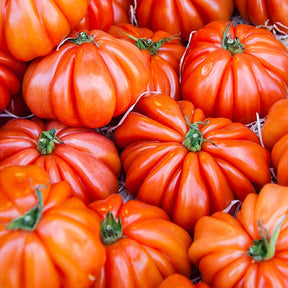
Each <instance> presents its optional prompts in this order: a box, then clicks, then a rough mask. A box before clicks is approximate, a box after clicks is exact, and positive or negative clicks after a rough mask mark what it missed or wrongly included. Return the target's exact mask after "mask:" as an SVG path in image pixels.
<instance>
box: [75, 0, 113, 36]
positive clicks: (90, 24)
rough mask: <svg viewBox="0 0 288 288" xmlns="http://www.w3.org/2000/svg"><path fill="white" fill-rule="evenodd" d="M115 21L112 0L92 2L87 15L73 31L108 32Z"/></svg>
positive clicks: (92, 0) (94, 0)
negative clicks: (98, 30) (94, 30)
mask: <svg viewBox="0 0 288 288" xmlns="http://www.w3.org/2000/svg"><path fill="white" fill-rule="evenodd" d="M113 21H114V13H113V6H112V1H111V0H90V3H89V6H88V9H87V13H86V15H85V16H84V17H83V18H82V20H81V21H80V23H78V24H77V25H76V26H75V27H74V28H73V31H82V30H93V29H100V30H103V31H108V29H109V28H110V26H111V25H112V24H113Z"/></svg>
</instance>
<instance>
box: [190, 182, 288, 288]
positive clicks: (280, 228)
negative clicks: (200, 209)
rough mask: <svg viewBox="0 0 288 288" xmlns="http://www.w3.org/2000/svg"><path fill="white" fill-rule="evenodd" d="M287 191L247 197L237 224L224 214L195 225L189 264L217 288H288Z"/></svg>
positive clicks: (268, 188) (271, 189)
mask: <svg viewBox="0 0 288 288" xmlns="http://www.w3.org/2000/svg"><path fill="white" fill-rule="evenodd" d="M287 211H288V188H287V187H284V186H280V185H278V184H274V183H269V184H267V185H265V186H264V187H263V188H262V190H261V191H260V193H259V195H257V194H253V193H251V194H249V195H247V197H246V198H245V200H244V201H243V203H242V207H241V210H240V211H239V212H238V213H237V215H236V217H237V218H236V219H235V218H234V217H232V216H231V215H229V214H227V213H224V212H222V211H220V212H216V213H215V214H213V215H212V216H205V217H203V218H201V219H199V221H198V222H197V223H196V226H195V233H194V240H193V243H192V245H191V246H190V248H189V252H188V255H189V259H190V260H191V262H192V264H194V265H196V266H198V267H199V270H200V272H201V274H202V279H203V281H205V282H206V283H208V284H210V285H211V287H215V288H218V287H219V288H232V287H233V288H234V287H235V288H236V287H239V288H240V287H241V288H248V287H253V288H263V287H265V288H274V287H277V288H278V287H279V288H286V287H288V278H287V269H288V268H287V267H288V259H287V255H288V237H287V235H288V218H287V215H288V214H287Z"/></svg>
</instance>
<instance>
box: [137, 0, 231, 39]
mask: <svg viewBox="0 0 288 288" xmlns="http://www.w3.org/2000/svg"><path fill="white" fill-rule="evenodd" d="M233 12H234V1H233V0H225V1H223V0H210V1H203V0H139V1H137V9H136V16H137V21H138V24H139V26H140V27H147V28H150V29H152V30H153V31H157V30H164V31H167V32H169V33H171V34H178V33H181V38H182V39H183V40H184V41H187V40H188V39H189V35H190V33H191V32H192V31H195V30H198V29H200V28H202V27H203V26H204V25H205V24H207V23H209V22H211V21H215V20H225V21H228V20H229V19H230V17H231V16H232V14H233Z"/></svg>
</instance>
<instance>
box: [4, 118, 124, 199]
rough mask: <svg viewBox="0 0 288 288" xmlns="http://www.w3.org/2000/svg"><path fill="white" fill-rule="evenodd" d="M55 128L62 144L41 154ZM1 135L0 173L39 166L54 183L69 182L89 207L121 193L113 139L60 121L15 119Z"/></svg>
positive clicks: (118, 161)
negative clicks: (44, 135)
mask: <svg viewBox="0 0 288 288" xmlns="http://www.w3.org/2000/svg"><path fill="white" fill-rule="evenodd" d="M53 128H54V129H55V130H56V137H58V139H60V140H61V141H62V142H61V143H55V147H54V149H52V151H50V152H49V153H47V154H41V153H43V152H40V151H41V150H39V149H38V147H37V145H38V143H39V139H40V136H41V133H42V132H43V131H50V130H53ZM0 135H1V137H0V169H3V168H4V167H7V166H11V165H15V164H17V165H29V164H36V165H38V166H40V167H42V168H43V169H44V170H45V171H47V172H48V173H49V175H50V179H51V182H52V183H57V182H59V181H61V180H66V181H67V182H69V183H70V185H71V186H72V189H73V192H74V195H75V196H77V197H78V198H80V199H81V200H83V201H84V202H85V203H88V202H90V201H92V200H96V199H102V198H105V197H107V196H108V195H110V194H111V193H116V192H117V191H118V181H117V179H118V177H119V175H120V170H121V163H120V159H119V155H118V152H117V150H116V147H115V145H114V143H113V142H112V141H111V140H110V139H108V138H107V137H105V136H103V135H101V134H99V133H97V132H96V131H95V130H94V129H89V128H82V127H81V128H76V127H69V126H66V125H64V124H62V123H61V122H59V121H48V122H47V123H45V122H44V121H43V120H41V119H33V120H28V119H14V120H11V121H9V122H7V123H6V124H5V125H3V126H2V128H1V129H0ZM51 145H52V144H51Z"/></svg>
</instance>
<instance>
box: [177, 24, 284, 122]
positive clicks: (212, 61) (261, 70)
mask: <svg viewBox="0 0 288 288" xmlns="http://www.w3.org/2000/svg"><path fill="white" fill-rule="evenodd" d="M181 74H182V77H181V89H182V96H183V99H186V100H190V101H191V102H192V103H193V104H194V105H195V106H196V107H199V108H201V109H203V110H204V113H205V114H206V115H207V116H209V117H210V116H212V117H226V118H229V119H232V120H233V121H236V122H241V123H244V124H247V123H250V122H252V121H255V120H256V119H257V117H256V113H258V114H259V116H260V118H264V117H265V116H266V115H267V113H268V110H269V108H270V107H271V105H272V104H273V103H275V102H276V101H278V100H280V99H284V98H286V97H287V85H288V51H287V48H286V47H285V46H284V45H283V44H282V43H280V42H279V41H278V40H276V38H275V37H274V35H273V34H272V33H271V32H269V31H267V30H266V29H260V28H255V27H253V26H250V25H245V24H240V25H236V26H235V27H233V26H232V23H231V22H226V21H222V22H221V21H215V22H212V23H209V24H207V25H206V26H205V27H203V29H201V30H198V31H197V32H195V33H194V34H193V36H192V39H191V41H190V42H189V45H188V47H187V53H185V58H184V59H183V66H182V71H181Z"/></svg>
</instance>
